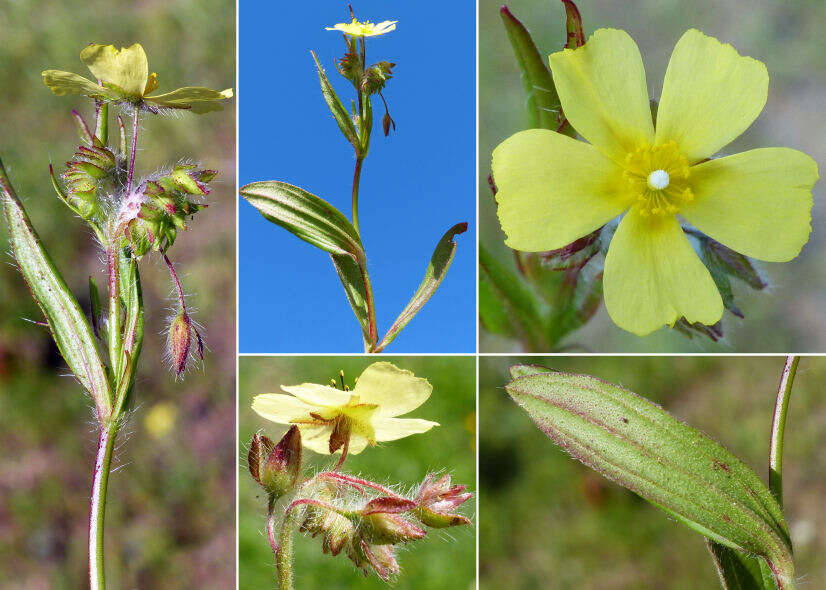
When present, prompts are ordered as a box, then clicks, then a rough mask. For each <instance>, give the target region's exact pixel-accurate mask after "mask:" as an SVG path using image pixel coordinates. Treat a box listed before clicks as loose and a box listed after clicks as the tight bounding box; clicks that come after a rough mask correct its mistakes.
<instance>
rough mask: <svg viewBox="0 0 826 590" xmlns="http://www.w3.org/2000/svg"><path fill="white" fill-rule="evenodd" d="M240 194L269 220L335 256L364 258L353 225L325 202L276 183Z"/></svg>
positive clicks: (262, 184) (245, 189) (250, 187)
mask: <svg viewBox="0 0 826 590" xmlns="http://www.w3.org/2000/svg"><path fill="white" fill-rule="evenodd" d="M240 193H241V196H242V197H244V198H245V199H246V200H247V201H249V203H250V204H251V205H252V206H253V207H255V208H256V209H258V210H259V211H260V212H261V214H262V215H263V216H264V217H265V218H266V219H268V220H269V221H272V222H273V223H275V224H276V225H280V226H281V227H283V228H284V229H286V230H288V231H290V232H291V233H292V234H294V235H296V236H298V237H299V238H301V239H302V240H304V241H306V242H309V243H310V244H312V245H313V246H316V247H318V248H321V249H322V250H324V251H325V252H329V253H330V254H333V255H335V256H350V257H352V258H353V259H354V260H355V259H359V258H363V257H364V250H363V248H362V245H361V240H360V239H359V236H358V233H357V232H356V230H355V228H354V227H353V224H352V223H350V220H349V219H347V218H346V217H345V216H344V215H343V214H342V213H341V212H340V211H339V210H338V209H336V208H335V207H333V206H332V205H330V204H329V203H327V202H326V201H325V200H324V199H321V198H319V197H317V196H315V195H313V194H311V193H308V192H307V191H305V190H303V189H300V188H298V187H297V186H293V185H291V184H287V183H286V182H279V181H275V180H267V181H261V182H253V183H250V184H248V185H246V186H244V187H242V188H241V191H240Z"/></svg>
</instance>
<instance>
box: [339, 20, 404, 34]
mask: <svg viewBox="0 0 826 590" xmlns="http://www.w3.org/2000/svg"><path fill="white" fill-rule="evenodd" d="M397 22H399V21H397V20H385V21H382V22H380V23H378V24H373V23H371V22H370V21H369V20H368V21H364V22H359V21H358V20H356V19H353V22H351V23H338V24H337V25H335V26H334V27H325V29H326V30H328V31H341V32H342V33H344V34H346V35H352V36H353V37H375V36H377V35H384V34H385V33H389V32H390V31H395V30H396V23H397Z"/></svg>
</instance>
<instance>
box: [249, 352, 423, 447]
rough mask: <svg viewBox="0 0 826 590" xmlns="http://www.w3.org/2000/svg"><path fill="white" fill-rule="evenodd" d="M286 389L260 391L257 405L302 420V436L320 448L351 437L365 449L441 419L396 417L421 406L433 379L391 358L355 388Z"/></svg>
mask: <svg viewBox="0 0 826 590" xmlns="http://www.w3.org/2000/svg"><path fill="white" fill-rule="evenodd" d="M281 389H283V390H284V391H286V392H287V393H288V394H290V395H285V394H283V393H264V394H261V395H256V396H255V399H253V401H252V409H253V410H254V411H255V412H256V413H258V415H260V416H261V417H262V418H266V419H267V420H272V421H273V422H277V423H279V424H297V425H298V428H299V430H300V431H301V441H302V443H303V444H304V446H305V447H307V448H308V449H310V450H312V451H315V452H316V453H322V454H331V453H334V452H336V450H338V449H340V448H341V446H342V445H343V443H344V439H345V438H346V437H349V438H350V442H349V448H348V451H347V452H348V453H351V454H356V453H360V452H361V451H362V450H364V448H365V447H366V446H367V445H370V446H375V444H376V442H377V441H389V440H397V439H400V438H404V437H406V436H409V435H411V434H418V433H421V432H427V431H428V430H430V429H431V428H433V427H434V426H438V425H439V424H438V423H437V422H430V421H429V420H419V419H414V418H396V416H400V415H402V414H406V413H408V412H410V411H412V410H415V409H416V408H418V407H419V406H420V405H422V404H423V403H424V402H426V401H427V399H428V398H429V397H430V393H431V391H432V390H433V387H432V386H431V385H430V383H428V381H427V379H422V378H420V377H415V376H414V375H413V373H411V372H410V371H405V370H402V369H399V368H397V367H395V366H393V365H391V364H390V363H386V362H379V363H373V364H372V365H370V366H369V367H367V368H366V369H365V370H364V372H363V373H362V374H361V376H360V377H359V378H358V379H357V380H356V384H355V387H354V388H353V390H352V391H349V390H341V389H336V388H335V387H330V386H328V385H318V384H316V383H303V384H301V385H282V386H281Z"/></svg>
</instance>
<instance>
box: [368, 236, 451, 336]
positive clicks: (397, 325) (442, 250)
mask: <svg viewBox="0 0 826 590" xmlns="http://www.w3.org/2000/svg"><path fill="white" fill-rule="evenodd" d="M466 231H467V223H464V222H463V223H457V224H456V225H454V226H453V227H451V228H450V229H449V230H447V232H445V235H443V236H442V239H441V240H439V243H438V244H436V249H435V250H434V252H433V256H431V257H430V264H428V265H427V270H426V271H425V274H424V278H423V279H422V282H421V284H420V285H419V288H418V289H417V290H416V292H415V293H414V294H413V297H412V298H411V299H410V302H409V303H408V304H407V306H406V307H405V308H404V309H403V310H402V312H401V313H400V314H399V317H397V318H396V321H395V322H393V325H392V326H390V329H389V330H388V331H387V334H385V336H384V338H382V341H381V342H380V343H379V345H378V347H377V348H376V352H381V351H382V350H384V348H385V347H386V346H387V345H388V344H390V343H391V342H393V339H394V338H395V337H396V336H398V334H399V332H401V331H402V329H403V328H404V327H405V326H406V325H407V324H408V323H409V322H410V320H412V319H413V317H414V316H415V315H416V314H417V313H419V310H421V309H422V307H423V306H424V304H425V303H427V301H428V299H430V298H431V297H432V296H433V293H435V292H436V289H438V288H439V285H440V284H441V283H442V280H443V279H444V278H445V274H447V270H448V269H449V268H450V263H451V262H453V255H454V254H455V253H456V241H455V240H454V238H455V237H456V236H457V235H459V234H463V233H465V232H466Z"/></svg>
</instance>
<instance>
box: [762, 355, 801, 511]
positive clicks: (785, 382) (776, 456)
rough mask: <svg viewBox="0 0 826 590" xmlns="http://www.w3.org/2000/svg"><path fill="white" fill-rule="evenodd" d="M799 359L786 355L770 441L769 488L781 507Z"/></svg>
mask: <svg viewBox="0 0 826 590" xmlns="http://www.w3.org/2000/svg"><path fill="white" fill-rule="evenodd" d="M799 361H800V357H799V356H796V355H789V356H787V357H786V364H785V365H784V366H783V374H782V375H781V376H780V386H779V387H778V390H777V401H776V402H775V405H774V418H773V419H772V430H771V440H770V442H769V490H770V491H771V493H772V495H773V496H774V497H775V499H776V500H777V503H778V504H780V506H781V508H782V506H783V437H784V434H785V432H786V414H787V412H788V409H789V398H790V397H791V394H792V385H793V384H794V376H795V373H797V364H798V362H799Z"/></svg>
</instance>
